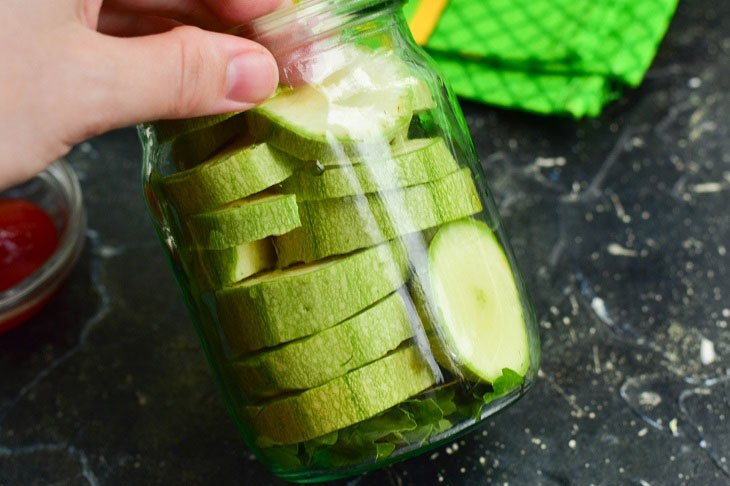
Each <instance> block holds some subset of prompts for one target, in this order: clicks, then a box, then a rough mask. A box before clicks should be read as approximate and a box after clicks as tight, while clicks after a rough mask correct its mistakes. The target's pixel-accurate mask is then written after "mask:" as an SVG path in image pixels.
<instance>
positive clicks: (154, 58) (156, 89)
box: [87, 26, 278, 132]
mask: <svg viewBox="0 0 730 486" xmlns="http://www.w3.org/2000/svg"><path fill="white" fill-rule="evenodd" d="M93 35H95V36H98V37H99V38H100V39H97V44H96V45H95V49H94V50H95V52H97V53H98V57H99V59H96V60H95V64H96V67H95V68H94V70H93V71H94V72H95V73H101V74H97V75H95V76H94V79H93V80H92V82H94V83H96V84H97V86H96V87H94V88H93V89H92V90H91V91H92V92H95V93H97V94H98V99H97V100H96V103H95V104H96V106H89V109H90V110H92V112H93V113H96V117H98V118H97V119H96V123H95V124H96V127H93V129H92V131H96V132H101V131H106V130H108V129H111V128H116V127H121V126H125V125H129V124H132V123H139V122H142V121H150V120H157V119H165V118H188V117H194V116H203V115H210V114H215V113H222V112H226V111H241V110H246V109H249V108H252V107H253V106H256V105H257V104H259V103H261V102H263V101H264V100H266V99H267V98H268V97H269V96H271V94H272V93H273V92H274V90H275V89H276V85H277V84H278V69H277V66H276V62H275V61H274V58H273V57H272V55H271V54H270V53H269V52H268V51H267V50H266V49H265V48H263V47H262V46H260V45H259V44H256V43H255V42H253V41H250V40H247V39H243V38H240V37H236V36H232V35H227V34H219V33H214V32H208V31H204V30H201V29H198V28H196V27H188V26H183V27H177V28H175V29H173V30H171V31H168V32H165V33H162V34H155V35H150V36H144V37H135V38H117V37H109V36H104V35H101V34H96V33H94V34H93ZM88 101H89V100H88V99H87V102H88ZM90 128H91V127H90Z"/></svg>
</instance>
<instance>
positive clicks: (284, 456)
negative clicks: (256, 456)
mask: <svg viewBox="0 0 730 486" xmlns="http://www.w3.org/2000/svg"><path fill="white" fill-rule="evenodd" d="M298 452H299V446H298V445H297V444H294V445H288V446H276V447H267V448H265V449H261V454H262V455H263V456H264V457H265V458H266V460H268V461H269V462H271V463H272V464H274V465H275V466H276V467H280V468H282V469H299V468H300V467H302V465H303V464H302V461H301V460H300V459H299V456H298Z"/></svg>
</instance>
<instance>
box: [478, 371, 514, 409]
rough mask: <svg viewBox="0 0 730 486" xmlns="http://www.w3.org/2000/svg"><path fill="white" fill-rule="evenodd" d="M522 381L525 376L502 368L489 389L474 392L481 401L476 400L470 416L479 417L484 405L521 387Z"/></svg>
mask: <svg viewBox="0 0 730 486" xmlns="http://www.w3.org/2000/svg"><path fill="white" fill-rule="evenodd" d="M524 383H525V378H524V377H523V376H522V375H520V374H519V373H517V372H516V371H514V370H511V369H509V368H502V376H500V377H499V378H497V379H496V380H494V383H492V389H491V390H489V391H487V392H485V393H475V394H474V397H475V398H479V399H481V403H480V402H476V405H475V406H474V407H473V409H472V416H473V417H474V418H475V419H479V417H480V416H481V414H482V410H483V409H484V406H485V405H487V404H488V403H490V402H493V401H494V400H497V399H498V398H502V397H504V396H507V395H509V394H510V393H512V392H513V391H515V390H516V389H518V388H520V387H522V385H523V384H524Z"/></svg>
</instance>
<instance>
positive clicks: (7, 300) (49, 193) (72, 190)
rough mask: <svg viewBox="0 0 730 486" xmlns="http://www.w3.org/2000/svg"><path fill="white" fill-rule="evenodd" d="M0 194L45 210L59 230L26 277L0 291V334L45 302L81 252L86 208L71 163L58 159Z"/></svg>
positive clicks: (22, 320) (29, 315)
mask: <svg viewBox="0 0 730 486" xmlns="http://www.w3.org/2000/svg"><path fill="white" fill-rule="evenodd" d="M0 197H7V198H18V199H25V200H28V201H30V202H32V203H34V204H37V205H38V206H40V207H41V208H43V210H44V211H46V212H47V213H48V215H49V216H50V217H51V219H52V220H53V222H54V223H55V224H56V228H57V229H58V234H59V239H58V247H57V248H56V251H55V252H54V253H53V255H51V257H50V258H49V259H48V260H47V261H46V262H45V263H44V264H43V266H41V267H40V268H39V269H37V270H36V271H35V272H33V273H32V274H31V275H30V276H28V278H26V279H25V280H23V281H22V282H20V283H18V284H17V285H15V286H14V287H11V288H9V289H7V290H5V291H3V292H0V333H3V332H6V331H9V330H10V329H12V328H14V327H16V326H18V325H19V324H22V323H23V322H25V321H26V320H28V319H29V318H30V317H31V316H32V315H33V314H35V313H36V312H38V311H39V310H40V309H41V308H42V307H43V306H44V305H45V304H46V302H48V300H49V299H50V297H51V296H52V295H53V293H54V292H55V290H56V289H57V288H58V286H59V285H60V284H61V282H63V280H64V279H65V278H66V277H67V276H68V274H69V272H70V271H71V269H72V268H73V266H74V264H75V263H76V261H77V260H78V258H79V255H80V254H81V249H82V248H83V246H84V241H85V235H86V211H85V209H84V206H83V203H82V197H81V186H79V181H78V179H77V177H76V174H75V173H74V171H73V169H71V166H70V165H69V164H68V163H67V162H65V161H63V160H59V161H56V162H54V163H53V164H51V165H50V166H49V167H48V169H46V170H45V171H43V172H42V173H40V174H39V175H37V176H36V177H34V178H33V179H31V180H29V181H27V182H24V183H23V184H20V185H18V186H15V187H12V188H10V189H7V190H5V191H3V192H0Z"/></svg>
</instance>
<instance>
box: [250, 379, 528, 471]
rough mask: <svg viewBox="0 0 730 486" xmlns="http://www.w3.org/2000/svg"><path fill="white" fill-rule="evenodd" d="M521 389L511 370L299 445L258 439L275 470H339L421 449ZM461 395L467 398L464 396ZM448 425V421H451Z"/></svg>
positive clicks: (444, 389)
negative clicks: (414, 446) (399, 450)
mask: <svg viewBox="0 0 730 486" xmlns="http://www.w3.org/2000/svg"><path fill="white" fill-rule="evenodd" d="M523 384H524V378H523V377H522V376H520V375H519V374H518V373H516V372H514V371H513V370H511V369H508V368H505V369H503V370H502V376H500V377H499V378H498V379H497V380H495V381H494V383H492V385H491V386H489V385H488V384H481V385H479V386H477V391H474V392H473V393H467V394H463V393H462V394H460V395H459V396H458V397H457V395H456V390H457V387H459V386H461V385H460V384H458V383H456V384H453V385H444V386H441V387H438V388H435V389H432V390H430V391H427V392H424V393H423V394H421V395H419V396H416V397H414V398H412V399H410V400H406V401H405V402H403V403H401V404H399V405H397V406H395V407H392V408H390V409H388V410H386V411H385V412H383V413H381V414H379V415H376V416H375V417H373V418H370V419H368V420H365V421H363V422H360V423H358V424H354V425H351V426H349V427H346V428H344V429H342V430H339V431H335V432H332V433H330V434H327V435H323V436H322V437H318V438H316V439H312V440H308V441H306V442H303V443H301V444H298V445H291V446H277V445H276V444H275V443H273V442H271V441H270V440H268V439H266V438H265V437H259V438H258V439H257V441H256V442H257V445H258V446H259V447H262V448H264V449H262V451H261V452H262V454H263V455H264V456H265V457H266V458H267V459H269V460H270V461H271V462H273V463H275V464H276V465H277V466H279V467H282V468H286V469H297V468H300V467H302V466H311V465H313V464H315V465H317V466H320V467H331V466H334V467H338V466H348V465H352V464H357V463H360V462H365V461H372V460H373V459H375V460H381V459H384V458H386V457H388V456H390V455H391V454H392V453H393V451H395V450H396V448H398V447H400V446H403V445H409V444H423V443H425V442H426V441H428V440H429V439H430V438H432V437H434V436H436V435H438V434H440V433H443V432H445V431H447V430H449V429H450V428H451V427H452V426H453V423H454V421H459V420H462V419H465V418H475V419H477V418H479V416H480V414H481V411H482V410H483V409H484V406H485V405H486V404H488V403H490V402H491V401H493V400H496V399H498V398H501V397H503V396H506V395H508V394H510V393H511V392H513V391H514V390H516V389H518V388H519V387H521V386H522V385H523ZM464 395H465V396H464ZM451 416H453V418H451V420H449V419H448V418H447V417H451Z"/></svg>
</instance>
